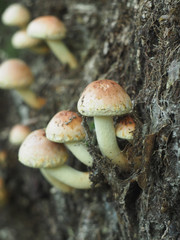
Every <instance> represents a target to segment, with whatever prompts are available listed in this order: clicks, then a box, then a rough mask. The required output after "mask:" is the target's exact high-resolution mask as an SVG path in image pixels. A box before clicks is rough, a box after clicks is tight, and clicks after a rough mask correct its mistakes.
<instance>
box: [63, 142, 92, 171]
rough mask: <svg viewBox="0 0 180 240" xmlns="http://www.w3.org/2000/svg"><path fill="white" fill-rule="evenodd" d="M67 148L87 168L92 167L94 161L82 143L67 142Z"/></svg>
mask: <svg viewBox="0 0 180 240" xmlns="http://www.w3.org/2000/svg"><path fill="white" fill-rule="evenodd" d="M65 146H66V147H67V148H68V149H69V150H70V151H71V152H72V153H73V155H74V156H75V157H76V158H77V159H78V160H79V161H81V162H82V163H84V164H85V165H86V166H89V167H92V164H93V159H92V157H91V155H90V154H89V152H88V151H87V148H86V147H85V146H84V144H83V143H82V142H66V143H65Z"/></svg>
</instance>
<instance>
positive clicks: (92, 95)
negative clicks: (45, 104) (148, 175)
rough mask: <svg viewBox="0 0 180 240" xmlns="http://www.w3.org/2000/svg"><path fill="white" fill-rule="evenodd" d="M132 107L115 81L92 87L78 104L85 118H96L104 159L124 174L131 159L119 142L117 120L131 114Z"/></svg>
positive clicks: (96, 84)
mask: <svg viewBox="0 0 180 240" xmlns="http://www.w3.org/2000/svg"><path fill="white" fill-rule="evenodd" d="M131 109H132V103H131V99H130V97H129V96H128V95H127V93H126V92H125V91H124V90H123V88H122V87H121V86H120V85H119V84H117V83H116V82H114V81H112V80H107V79H104V80H98V81H94V82H92V83H90V84H89V85H88V86H87V87H86V88H85V90H84V92H83V93H82V95H81V97H80V99H79V101H78V111H79V112H80V113H81V114H82V115H84V116H90V117H94V124H95V130H96V136H97V141H98V145H99V148H100V150H101V152H102V154H103V155H104V156H107V157H108V158H109V159H111V160H112V163H114V164H117V165H119V166H120V167H121V169H122V170H125V171H126V170H128V168H129V164H128V159H127V157H126V155H125V154H124V153H122V152H121V150H120V149H119V146H118V144H117V140H116V134H115V128H114V124H113V116H119V115H123V114H126V113H128V112H130V111H131Z"/></svg>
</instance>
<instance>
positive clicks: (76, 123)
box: [46, 111, 93, 166]
mask: <svg viewBox="0 0 180 240" xmlns="http://www.w3.org/2000/svg"><path fill="white" fill-rule="evenodd" d="M81 123H82V118H81V117H80V116H79V115H78V114H77V113H75V112H72V111H61V112H58V113H57V114H56V115H55V116H54V117H53V118H52V119H51V121H50V122H49V124H48V125H47V128H46V137H47V138H48V139H49V140H51V141H53V142H58V143H64V144H65V146H66V147H67V148H68V149H69V150H70V151H71V152H72V153H73V154H74V156H75V157H76V158H77V159H78V160H80V161H81V162H82V163H84V164H85V165H87V166H92V163H93V159H92V157H91V155H90V154H89V152H88V150H87V148H86V146H85V145H84V143H83V140H85V131H84V128H83V126H82V125H81Z"/></svg>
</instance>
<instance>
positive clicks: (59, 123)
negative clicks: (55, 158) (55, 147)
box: [46, 111, 85, 143]
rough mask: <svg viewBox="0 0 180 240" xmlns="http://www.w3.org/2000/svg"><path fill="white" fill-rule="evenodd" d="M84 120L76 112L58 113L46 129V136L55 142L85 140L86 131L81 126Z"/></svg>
mask: <svg viewBox="0 0 180 240" xmlns="http://www.w3.org/2000/svg"><path fill="white" fill-rule="evenodd" d="M81 123H82V118H81V117H80V116H79V115H78V114H77V113H75V112H71V111H61V112H58V113H57V114H56V115H55V116H54V117H53V118H52V119H51V121H50V122H49V124H48V125H47V128H46V136H47V138H48V139H50V140H51V141H54V142H62V143H63V142H64V143H65V142H75V141H81V140H83V139H84V138H85V131H84V128H83V126H82V125H81Z"/></svg>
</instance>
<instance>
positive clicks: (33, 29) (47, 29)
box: [27, 16, 78, 68]
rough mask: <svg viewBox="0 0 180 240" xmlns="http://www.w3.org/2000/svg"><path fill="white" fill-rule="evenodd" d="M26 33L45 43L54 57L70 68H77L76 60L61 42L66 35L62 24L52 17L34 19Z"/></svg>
mask: <svg viewBox="0 0 180 240" xmlns="http://www.w3.org/2000/svg"><path fill="white" fill-rule="evenodd" d="M27 33H28V35H29V36H31V37H34V38H39V39H43V40H45V41H46V43H47V44H48V46H49V47H50V49H51V50H52V52H53V53H54V54H55V56H56V57H57V58H58V59H59V60H60V61H61V62H62V63H68V64H69V66H70V67H71V68H77V65H78V64H77V60H76V59H75V57H74V56H73V54H72V53H71V52H70V51H69V49H68V48H67V47H66V46H65V44H64V43H63V42H62V41H61V39H63V38H64V37H65V35H66V28H65V26H64V24H63V23H62V22H61V21H60V20H59V19H58V18H56V17H54V16H42V17H38V18H36V19H34V20H33V21H32V22H30V23H29V25H28V27H27Z"/></svg>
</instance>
